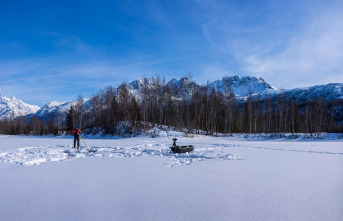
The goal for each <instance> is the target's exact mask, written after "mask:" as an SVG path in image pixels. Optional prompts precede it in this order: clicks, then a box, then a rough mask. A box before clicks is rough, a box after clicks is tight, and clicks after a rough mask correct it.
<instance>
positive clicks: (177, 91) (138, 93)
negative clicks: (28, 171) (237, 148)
mask: <svg viewBox="0 0 343 221" xmlns="http://www.w3.org/2000/svg"><path fill="white" fill-rule="evenodd" d="M158 81H161V79H159V80H158V79H156V78H142V79H137V80H134V81H132V82H131V83H126V84H124V85H125V86H126V88H127V90H128V92H129V95H130V96H131V97H132V96H135V97H136V99H137V101H138V102H141V101H142V99H143V96H142V95H143V93H144V90H145V89H149V90H150V89H157V88H158V87H160V88H162V87H161V86H163V83H162V82H158ZM159 85H160V86H159ZM227 86H229V87H230V88H231V90H232V91H233V93H234V94H235V95H236V98H237V99H238V100H240V101H244V100H245V98H246V97H247V95H248V94H249V93H250V92H251V93H252V94H253V96H256V95H261V96H262V98H264V97H265V96H266V95H269V94H270V95H271V96H272V98H273V99H276V98H277V97H278V96H283V95H285V96H286V97H287V99H292V100H298V101H299V102H304V101H306V100H309V99H310V100H315V99H322V98H325V99H326V100H327V101H332V100H336V99H343V84H342V83H335V84H326V85H316V86H313V87H307V88H296V89H291V90H281V89H278V88H276V87H273V86H272V85H270V84H268V83H267V82H266V81H265V80H264V79H262V78H259V77H252V76H232V77H223V78H222V79H219V80H216V81H213V82H212V83H210V84H208V90H209V91H210V90H211V88H214V89H215V90H219V91H221V92H222V93H225V90H226V87H227ZM165 87H169V89H170V91H171V93H172V94H173V96H174V98H175V99H178V98H180V97H181V93H182V91H184V90H187V89H188V88H191V89H195V90H196V89H197V88H199V87H200V85H199V84H197V83H196V82H194V81H190V80H189V79H188V78H185V77H182V78H180V79H175V78H173V79H171V80H170V81H169V82H166V83H165ZM117 90H118V88H116V89H114V91H113V92H116V91H117ZM93 99H94V98H90V99H84V110H85V111H90V110H91V108H92V100H93ZM101 99H104V96H101ZM75 103H76V102H75V101H68V102H56V101H52V102H49V103H48V104H46V105H44V106H43V107H42V108H39V107H38V106H35V105H29V104H25V103H24V102H22V101H21V100H19V99H17V98H15V97H13V98H6V97H3V96H1V95H0V120H1V119H5V118H9V119H14V118H16V117H18V116H25V115H29V114H30V115H31V117H32V116H33V114H36V116H38V117H40V118H42V119H47V118H48V116H49V115H54V117H58V116H59V117H61V118H63V117H65V116H66V114H67V113H68V111H69V109H70V107H71V106H72V105H73V104H75Z"/></svg>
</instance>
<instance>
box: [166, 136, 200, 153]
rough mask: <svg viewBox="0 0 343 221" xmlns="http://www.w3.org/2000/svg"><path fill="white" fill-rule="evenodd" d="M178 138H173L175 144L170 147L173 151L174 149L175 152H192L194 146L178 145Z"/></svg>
mask: <svg viewBox="0 0 343 221" xmlns="http://www.w3.org/2000/svg"><path fill="white" fill-rule="evenodd" d="M176 140H177V139H176V138H173V141H174V143H173V146H172V147H169V148H170V150H171V151H173V152H174V153H187V152H191V151H193V150H194V146H192V145H189V146H176Z"/></svg>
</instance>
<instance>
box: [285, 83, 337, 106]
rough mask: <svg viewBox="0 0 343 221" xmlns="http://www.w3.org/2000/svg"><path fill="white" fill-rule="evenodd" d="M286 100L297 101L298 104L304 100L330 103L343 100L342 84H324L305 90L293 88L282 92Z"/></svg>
mask: <svg viewBox="0 0 343 221" xmlns="http://www.w3.org/2000/svg"><path fill="white" fill-rule="evenodd" d="M284 93H285V95H286V97H287V98H288V99H294V100H295V99H297V100H298V101H299V102H304V101H306V100H316V99H322V98H323V99H325V100H327V101H332V100H336V99H343V84H341V83H335V84H325V85H316V86H312V87H305V88H295V89H292V90H287V91H285V92H284Z"/></svg>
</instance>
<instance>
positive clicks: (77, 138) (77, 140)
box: [74, 137, 80, 149]
mask: <svg viewBox="0 0 343 221" xmlns="http://www.w3.org/2000/svg"><path fill="white" fill-rule="evenodd" d="M76 142H77V149H79V148H80V137H74V148H75V144H76Z"/></svg>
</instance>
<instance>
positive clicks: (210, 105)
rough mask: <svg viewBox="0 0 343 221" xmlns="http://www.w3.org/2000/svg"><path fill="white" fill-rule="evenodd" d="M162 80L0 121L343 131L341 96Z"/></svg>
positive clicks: (42, 125)
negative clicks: (57, 112) (294, 95)
mask: <svg viewBox="0 0 343 221" xmlns="http://www.w3.org/2000/svg"><path fill="white" fill-rule="evenodd" d="M184 80H185V81H184V82H185V83H184V84H182V85H172V86H169V85H166V80H165V79H164V78H161V77H156V78H155V79H154V82H155V83H154V85H153V87H152V86H151V85H148V84H146V85H144V87H143V88H141V93H140V94H138V95H137V96H132V94H131V93H130V91H129V88H128V85H127V84H122V85H121V86H119V87H118V89H116V90H115V89H114V88H112V87H107V88H106V89H104V90H100V91H99V92H98V93H97V94H95V95H94V96H93V97H92V98H91V99H90V100H89V101H88V102H86V103H85V102H84V100H83V98H82V96H79V97H78V98H77V100H76V102H75V103H74V105H73V106H72V107H71V108H70V110H69V112H68V113H67V115H66V117H65V118H59V119H57V118H56V117H54V116H50V117H49V118H48V119H45V120H41V119H39V118H37V117H33V118H32V120H31V121H30V120H28V119H27V118H21V119H17V120H16V121H12V122H9V121H2V122H0V133H2V134H28V133H33V134H57V133H58V131H69V132H70V131H72V128H73V127H75V126H76V125H80V126H81V128H82V129H83V130H84V131H88V132H93V133H94V132H95V133H96V132H103V133H104V134H113V135H114V134H119V135H124V134H125V135H128V134H133V135H135V134H139V133H142V132H147V131H148V130H149V129H150V127H151V125H152V124H157V125H160V126H162V125H165V126H171V127H173V128H176V129H179V130H187V131H188V132H189V133H205V134H208V135H216V134H217V133H226V134H227V133H228V134H230V133H285V132H290V133H310V134H312V133H318V132H334V133H342V132H343V125H342V122H343V116H342V111H343V108H342V107H343V101H342V100H338V101H332V102H327V101H326V100H325V99H324V98H323V99H317V100H308V101H306V102H301V103H298V102H297V101H295V100H288V99H287V98H286V96H285V95H282V94H281V95H279V96H277V97H275V96H273V97H272V96H271V95H270V96H267V97H263V98H262V97H260V96H253V92H252V91H251V92H250V93H249V95H248V96H247V98H246V100H245V101H244V102H242V101H237V100H236V98H235V95H234V93H233V92H232V90H231V88H230V86H229V84H227V85H225V84H224V85H223V88H222V90H221V91H218V90H215V89H214V88H209V86H206V85H205V86H200V87H199V86H195V85H194V84H191V83H190V82H189V81H188V79H184Z"/></svg>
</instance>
